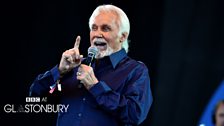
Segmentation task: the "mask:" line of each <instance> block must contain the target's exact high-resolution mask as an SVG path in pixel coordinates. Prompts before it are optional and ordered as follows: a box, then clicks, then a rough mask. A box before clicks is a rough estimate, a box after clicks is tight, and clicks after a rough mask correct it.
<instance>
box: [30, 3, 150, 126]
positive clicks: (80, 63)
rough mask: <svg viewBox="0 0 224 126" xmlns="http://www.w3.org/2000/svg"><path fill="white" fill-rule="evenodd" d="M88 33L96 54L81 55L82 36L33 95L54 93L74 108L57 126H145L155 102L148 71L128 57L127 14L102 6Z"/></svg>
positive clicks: (62, 114)
mask: <svg viewBox="0 0 224 126" xmlns="http://www.w3.org/2000/svg"><path fill="white" fill-rule="evenodd" d="M89 28H90V48H89V50H90V52H91V51H92V52H91V53H88V54H91V55H90V56H87V57H86V58H83V56H82V55H81V54H80V52H79V45H80V42H81V37H80V36H77V38H76V41H75V44H74V47H73V48H71V49H69V50H66V51H65V52H64V53H63V54H62V57H61V61H60V63H59V64H58V65H56V66H55V67H53V68H52V69H51V70H49V71H46V72H45V73H43V74H40V75H38V76H37V78H36V79H35V80H34V82H33V83H32V85H31V87H30V96H48V95H49V92H50V94H51V95H53V94H56V95H55V98H58V99H59V101H60V104H69V108H68V111H67V112H59V113H58V118H57V126H125V125H128V126H129V125H139V124H141V123H142V122H143V121H144V120H145V119H146V117H147V115H148V112H149V110H150V107H151V104H152V101H153V98H152V93H151V88H150V78H149V73H148V68H147V67H146V65H145V64H144V63H142V62H140V61H136V60H134V59H132V58H130V57H129V56H128V55H127V53H128V44H129V43H128V36H129V31H130V23H129V19H128V17H127V15H126V14H125V13H124V12H123V11H122V10H121V9H120V8H118V7H116V6H114V5H101V6H98V7H97V8H96V9H95V10H94V12H93V13H92V15H91V17H90V19H89ZM85 44H86V43H85ZM94 47H95V48H94ZM136 51H137V50H136ZM93 55H94V57H95V60H92V59H91V58H92V57H91V56H93Z"/></svg>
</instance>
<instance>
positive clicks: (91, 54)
mask: <svg viewBox="0 0 224 126" xmlns="http://www.w3.org/2000/svg"><path fill="white" fill-rule="evenodd" d="M98 53H99V50H98V49H97V48H96V46H90V47H89V48H88V57H94V58H95V56H96V55H97V54H98Z"/></svg>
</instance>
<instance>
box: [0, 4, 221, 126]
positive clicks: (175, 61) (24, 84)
mask: <svg viewBox="0 0 224 126" xmlns="http://www.w3.org/2000/svg"><path fill="white" fill-rule="evenodd" d="M106 3H112V4H114V5H116V6H118V7H120V8H122V9H123V10H124V11H125V12H126V14H127V15H128V17H129V20H130V23H131V32H130V37H129V39H130V40H131V43H130V52H129V56H131V57H132V58H134V59H136V60H141V61H143V62H144V63H145V64H146V65H147V66H148V68H149V70H150V72H149V74H150V77H151V87H152V93H153V97H154V102H153V105H152V108H151V110H150V112H149V114H148V118H147V119H146V120H145V121H144V122H143V124H142V126H149V125H151V126H180V125H181V126H195V125H197V122H198V121H199V119H200V116H201V114H202V112H203V110H204V108H205V106H206V104H207V102H208V101H209V99H210V98H211V96H212V94H213V93H214V91H215V89H216V88H217V87H218V85H219V84H220V82H221V80H222V79H223V77H224V59H223V58H224V25H223V23H224V19H223V16H224V15H223V14H224V8H223V6H224V2H223V0H144V1H143V0H138V1H131V0H120V1H119V0H64V1H55V0H19V1H15V0H14V1H12V0H11V1H7V2H6V1H5V2H4V3H2V4H1V6H2V7H1V12H2V13H3V14H1V31H2V32H1V39H0V41H1V84H0V85H1V87H0V90H1V91H0V94H1V102H0V103H1V106H0V107H1V113H0V121H1V122H5V123H6V124H4V125H15V124H16V125H20V124H21V125H35V126H40V125H46V126H50V125H55V115H54V114H17V113H16V114H12V113H11V114H6V113H5V112H4V111H3V106H4V105H5V104H23V103H25V98H26V97H27V96H28V91H29V86H30V85H31V83H32V81H33V80H34V79H35V77H36V76H37V75H38V74H39V73H43V72H45V71H46V70H49V69H51V68H52V67H53V66H55V65H56V64H57V63H59V61H60V57H61V54H62V53H63V52H64V51H65V50H67V49H70V48H72V47H73V45H74V41H75V38H76V36H77V35H80V36H81V37H82V40H81V45H80V52H81V53H82V54H84V55H86V53H87V48H88V47H89V28H88V19H89V17H90V15H91V14H92V12H93V10H94V9H95V8H96V7H97V6H98V5H100V4H106ZM0 125H2V124H0Z"/></svg>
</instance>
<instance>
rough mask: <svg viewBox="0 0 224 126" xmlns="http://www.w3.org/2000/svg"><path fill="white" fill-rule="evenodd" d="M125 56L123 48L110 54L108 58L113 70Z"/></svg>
mask: <svg viewBox="0 0 224 126" xmlns="http://www.w3.org/2000/svg"><path fill="white" fill-rule="evenodd" d="M126 56H127V53H126V51H125V50H124V49H123V48H122V49H121V50H119V51H118V52H115V53H113V54H111V55H110V56H109V58H110V62H111V64H112V65H113V68H115V67H116V66H117V64H118V63H119V62H120V61H121V60H122V59H123V58H124V57H126Z"/></svg>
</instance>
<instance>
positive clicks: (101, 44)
mask: <svg viewBox="0 0 224 126" xmlns="http://www.w3.org/2000/svg"><path fill="white" fill-rule="evenodd" d="M94 45H95V46H96V47H97V48H98V49H100V50H105V49H106V47H107V43H106V42H100V41H95V42H94Z"/></svg>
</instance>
